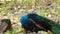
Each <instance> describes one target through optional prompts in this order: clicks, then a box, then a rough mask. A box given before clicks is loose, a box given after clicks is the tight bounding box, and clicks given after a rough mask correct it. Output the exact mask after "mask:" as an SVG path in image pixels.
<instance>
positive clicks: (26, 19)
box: [20, 13, 60, 34]
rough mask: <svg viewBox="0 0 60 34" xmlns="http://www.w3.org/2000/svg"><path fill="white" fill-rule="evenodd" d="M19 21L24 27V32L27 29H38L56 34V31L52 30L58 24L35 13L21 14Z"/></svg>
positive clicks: (34, 30) (57, 27)
mask: <svg viewBox="0 0 60 34" xmlns="http://www.w3.org/2000/svg"><path fill="white" fill-rule="evenodd" d="M20 23H21V24H22V27H23V28H24V30H25V32H26V33H27V31H30V32H36V33H37V32H38V31H45V32H48V30H49V31H51V32H53V33H54V34H57V32H56V31H54V30H56V29H59V26H60V25H58V24H56V23H55V22H54V21H52V20H50V19H47V18H45V17H42V16H40V15H38V14H36V13H29V14H26V15H23V16H22V17H21V18H20ZM59 30H60V29H59ZM58 34H59V32H58Z"/></svg>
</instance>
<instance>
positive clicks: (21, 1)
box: [0, 0, 60, 34]
mask: <svg viewBox="0 0 60 34" xmlns="http://www.w3.org/2000/svg"><path fill="white" fill-rule="evenodd" d="M30 12H35V13H37V14H39V15H41V16H43V17H46V18H48V19H51V20H53V21H55V22H58V24H60V0H0V19H4V18H9V19H10V20H11V22H12V27H13V31H12V34H21V33H22V31H23V29H22V28H21V24H20V22H19V19H20V17H21V16H22V15H24V14H28V13H30ZM8 33H9V31H7V32H6V34H8Z"/></svg>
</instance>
